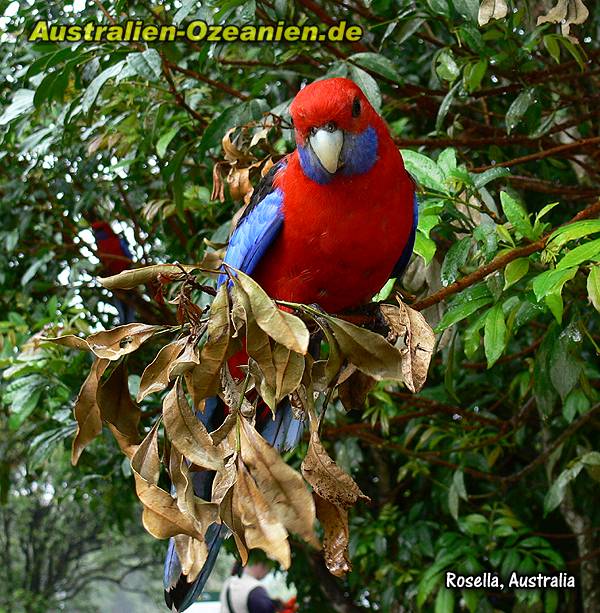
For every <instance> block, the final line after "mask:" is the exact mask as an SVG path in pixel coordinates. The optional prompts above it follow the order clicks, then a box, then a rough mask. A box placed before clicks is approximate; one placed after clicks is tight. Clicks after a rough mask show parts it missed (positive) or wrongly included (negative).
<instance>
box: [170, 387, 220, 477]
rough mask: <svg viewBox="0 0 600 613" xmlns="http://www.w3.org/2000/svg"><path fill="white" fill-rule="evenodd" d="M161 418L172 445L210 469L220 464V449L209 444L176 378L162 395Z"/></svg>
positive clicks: (210, 442) (210, 441)
mask: <svg viewBox="0 0 600 613" xmlns="http://www.w3.org/2000/svg"><path fill="white" fill-rule="evenodd" d="M163 418H164V421H165V430H166V433H167V436H168V437H169V440H170V441H171V443H172V445H173V446H174V447H175V448H176V449H177V450H178V451H179V452H180V453H182V454H183V455H184V456H185V457H186V458H187V459H188V460H190V462H192V463H194V464H196V465H197V466H202V467H203V468H211V469H213V470H221V469H222V468H223V450H222V449H221V448H219V447H215V446H214V445H213V442H212V439H211V438H210V435H209V434H208V432H207V431H206V428H205V427H204V425H203V424H202V423H201V422H200V421H199V420H198V418H197V417H196V415H195V414H194V412H193V411H192V409H191V407H190V405H189V404H188V401H187V399H186V397H185V393H184V391H183V385H182V383H181V379H180V378H178V379H177V381H176V383H175V385H174V386H173V389H172V390H171V391H170V392H169V393H168V394H167V395H166V397H165V399H164V402H163Z"/></svg>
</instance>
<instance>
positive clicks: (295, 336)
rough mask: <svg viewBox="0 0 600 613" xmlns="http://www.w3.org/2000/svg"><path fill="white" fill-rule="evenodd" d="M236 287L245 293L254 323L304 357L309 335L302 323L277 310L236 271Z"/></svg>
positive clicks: (267, 298) (247, 278)
mask: <svg viewBox="0 0 600 613" xmlns="http://www.w3.org/2000/svg"><path fill="white" fill-rule="evenodd" d="M236 275H237V278H236V285H238V291H239V289H240V288H241V289H242V290H243V291H244V292H246V294H247V296H248V299H249V301H250V306H251V308H252V313H253V314H254V317H255V319H256V323H257V324H258V325H259V327H260V328H262V329H263V330H264V331H265V332H266V333H267V334H268V335H269V336H270V337H271V338H272V339H273V340H274V341H276V342H277V343H280V344H281V345H284V346H285V347H287V348H288V349H291V350H292V351H296V352H297V353H301V354H302V355H305V354H306V352H307V351H308V341H309V333H308V329H307V327H306V325H305V324H304V322H303V321H302V320H301V319H300V318H299V317H296V316H295V315H292V314H291V313H287V312H286V311H282V310H281V309H279V308H277V306H276V305H275V303H274V302H273V300H271V298H269V296H268V295H267V293H266V292H265V291H264V290H263V289H262V288H261V287H260V285H258V283H256V281H254V280H253V279H251V278H250V277H249V276H248V275H245V274H244V273H242V272H239V271H236Z"/></svg>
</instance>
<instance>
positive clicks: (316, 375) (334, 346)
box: [312, 325, 344, 392]
mask: <svg viewBox="0 0 600 613" xmlns="http://www.w3.org/2000/svg"><path fill="white" fill-rule="evenodd" d="M321 330H322V331H323V334H324V335H325V340H326V341H327V345H328V347H329V354H328V356H327V359H326V360H317V361H316V362H315V363H314V364H313V367H312V382H313V386H314V389H315V391H317V392H324V391H325V390H326V389H327V388H328V387H329V386H330V385H331V384H332V383H333V381H334V379H335V378H336V377H337V376H338V374H339V372H340V369H341V368H342V365H343V363H344V358H343V357H342V355H341V353H340V347H339V345H338V343H337V341H336V340H335V337H334V336H333V334H332V333H331V330H330V329H329V327H328V326H326V325H322V326H321Z"/></svg>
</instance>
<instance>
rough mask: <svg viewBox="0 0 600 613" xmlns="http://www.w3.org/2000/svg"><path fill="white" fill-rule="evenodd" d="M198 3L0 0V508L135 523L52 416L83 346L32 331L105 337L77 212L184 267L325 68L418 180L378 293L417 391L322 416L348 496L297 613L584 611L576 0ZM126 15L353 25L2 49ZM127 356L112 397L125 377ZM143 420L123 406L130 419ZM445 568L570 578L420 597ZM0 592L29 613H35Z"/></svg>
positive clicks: (583, 261) (29, 604)
mask: <svg viewBox="0 0 600 613" xmlns="http://www.w3.org/2000/svg"><path fill="white" fill-rule="evenodd" d="M199 4H200V3H197V2H193V1H187V0H184V1H183V2H174V3H171V4H161V3H156V2H153V1H149V2H144V1H142V2H135V1H134V2H127V3H126V2H123V1H121V0H118V1H116V2H115V1H108V0H107V1H106V2H103V3H102V2H97V3H88V4H87V6H86V7H85V8H84V9H78V10H77V11H75V10H74V9H73V7H72V6H71V5H65V6H59V5H58V4H52V3H42V2H33V3H25V2H12V3H9V2H6V1H2V2H0V12H1V13H4V11H6V14H7V15H8V17H4V18H2V20H3V24H4V28H3V30H4V31H3V33H2V34H1V35H0V36H2V47H1V49H0V76H1V77H2V85H1V86H0V88H1V92H2V95H1V97H0V100H1V101H2V102H1V103H0V142H1V147H0V196H1V199H2V200H1V202H2V204H1V205H0V207H1V210H2V226H1V227H0V368H2V369H4V370H3V375H4V376H3V379H2V380H1V381H0V421H1V423H2V430H1V434H0V450H1V451H0V456H1V463H0V486H1V490H0V491H1V493H2V499H3V501H4V502H7V501H8V503H9V504H15V503H14V495H15V492H18V491H19V490H20V488H22V487H23V485H22V480H23V479H25V480H26V482H27V483H29V484H31V483H35V482H38V481H39V482H43V483H49V484H51V485H53V486H54V487H63V486H64V487H65V488H69V489H70V490H72V491H77V492H79V493H78V494H73V499H74V500H82V499H83V498H82V497H83V496H92V497H97V498H95V501H96V504H97V507H96V508H100V507H102V508H103V509H104V511H103V512H106V513H107V515H109V516H110V517H112V518H116V519H117V521H116V522H115V525H114V526H112V525H111V526H109V527H107V530H108V528H110V529H111V530H112V529H121V530H123V531H126V530H127V526H128V525H129V522H130V521H131V519H132V518H137V517H138V515H139V509H138V507H137V506H136V502H135V496H134V493H133V484H132V480H131V479H130V475H129V473H128V472H127V463H123V458H122V455H121V454H120V452H119V449H118V447H117V445H116V443H115V442H114V441H113V440H112V438H111V437H110V436H109V435H108V434H107V435H106V436H103V437H102V438H101V439H98V440H96V441H95V442H94V444H92V445H91V446H90V447H89V448H88V449H87V450H86V451H85V452H84V454H83V455H82V458H81V461H80V463H79V465H78V466H77V467H76V468H71V467H70V466H69V460H68V457H69V452H68V448H69V446H70V439H71V437H72V433H73V431H74V425H73V420H72V417H71V413H70V409H71V407H72V402H73V399H74V397H75V396H76V394H77V389H78V388H79V386H80V384H81V382H82V381H83V379H84V377H85V373H86V372H87V370H88V369H89V358H88V356H86V355H83V354H76V353H75V352H69V353H65V352H64V351H63V350H62V349H61V348H57V347H52V346H48V344H45V343H42V342H41V340H40V339H41V337H42V336H56V335H57V334H59V333H68V332H78V331H79V332H89V331H90V330H94V329H96V328H98V327H99V326H100V325H103V326H107V327H108V326H109V325H112V324H113V323H114V315H113V311H114V310H113V309H112V307H110V306H108V304H109V303H108V300H107V298H106V294H107V292H106V290H103V289H101V288H100V286H99V285H98V284H97V283H96V282H95V281H94V280H93V276H94V275H96V274H98V273H99V272H101V271H100V270H99V268H98V265H97V263H96V262H97V260H95V258H94V257H93V252H94V244H93V239H92V235H91V233H90V232H89V224H90V222H91V221H92V220H93V219H97V218H102V219H108V220H113V221H115V222H118V223H115V224H114V228H115V230H117V229H118V230H120V231H122V232H124V233H125V235H126V236H127V238H128V240H129V242H130V244H131V245H132V247H134V251H135V259H136V260H137V261H138V262H140V263H146V264H148V263H159V262H174V261H180V262H186V263H187V262H189V263H191V262H197V261H199V260H200V258H201V256H202V253H203V250H204V249H205V248H206V243H205V239H210V240H212V241H213V244H214V243H221V242H223V241H224V240H225V239H226V236H227V230H228V227H229V220H230V218H231V216H232V214H233V213H234V211H235V210H237V208H238V207H239V205H240V201H239V196H240V195H243V193H244V192H245V189H244V186H245V185H246V183H245V182H246V181H247V179H248V176H249V177H250V179H251V180H252V182H255V181H256V180H257V179H258V177H259V170H260V168H261V164H262V162H263V161H264V160H267V159H270V158H273V157H275V158H277V156H278V155H281V154H282V153H284V152H287V151H290V150H291V149H292V148H293V142H292V134H291V132H290V130H289V129H287V128H286V125H287V124H286V116H285V109H286V105H287V103H288V102H289V100H290V99H291V98H292V97H293V95H294V94H295V92H296V91H297V90H298V89H299V87H300V86H301V84H302V83H303V82H305V81H311V80H313V79H315V78H319V77H323V76H326V75H329V76H332V75H347V76H349V77H351V78H353V79H354V80H356V81H357V82H358V83H359V84H360V85H361V87H363V89H364V91H365V93H367V95H368V96H369V97H370V99H371V100H372V101H373V103H374V104H376V105H378V106H379V107H380V109H381V112H382V114H383V116H384V117H385V118H386V120H387V121H388V123H389V125H390V127H391V130H392V133H393V135H394V137H395V138H396V139H397V143H398V145H399V147H400V148H401V149H402V151H403V155H404V159H405V163H406V166H407V168H408V169H409V170H410V171H411V172H412V173H413V175H414V176H415V178H416V180H417V181H418V182H419V184H420V190H421V191H420V220H419V233H418V240H417V246H416V252H417V254H418V255H416V256H415V257H414V259H413V263H412V265H411V268H410V269H409V272H408V274H407V275H406V277H405V279H404V281H403V283H402V284H400V288H401V290H402V291H403V293H404V296H405V299H406V301H407V303H411V301H412V302H413V307H414V308H417V309H419V310H423V312H424V314H425V315H426V317H427V318H428V320H429V321H430V323H431V324H432V326H437V328H436V331H437V332H438V339H439V340H438V352H437V354H436V355H435V356H434V360H433V364H432V367H431V369H430V375H429V380H428V382H427V384H426V386H425V388H424V390H423V391H422V392H420V393H419V394H418V395H412V394H409V393H407V392H406V391H405V390H403V389H400V388H398V387H397V386H392V385H386V384H378V386H377V387H376V388H375V390H374V391H372V392H371V393H370V394H369V396H368V398H367V399H366V402H365V406H364V408H363V409H362V410H353V411H350V412H348V413H346V412H345V411H344V410H343V409H342V408H341V404H340V403H339V402H337V403H336V405H335V406H336V410H333V409H330V411H329V412H328V417H327V420H326V423H325V428H324V435H323V440H324V441H325V442H326V444H327V446H328V448H329V450H330V453H331V454H332V456H334V457H335V458H336V460H337V461H338V463H339V464H340V465H341V466H343V467H345V468H346V470H348V471H350V472H351V474H352V475H353V477H354V478H355V479H356V481H357V482H358V483H359V484H360V486H361V488H362V489H363V491H364V492H365V493H367V494H368V495H369V496H370V497H371V499H372V504H371V505H370V506H368V505H362V506H359V507H358V508H357V510H355V511H354V513H353V515H352V517H351V550H350V553H351V557H352V560H353V564H354V570H353V572H351V573H350V574H349V575H348V576H347V578H346V579H344V580H336V579H333V578H330V577H328V576H327V571H326V570H325V569H324V567H323V565H322V563H321V562H320V561H319V558H318V556H316V555H313V554H312V553H311V552H309V551H308V550H307V549H304V548H303V547H302V546H300V545H298V547H297V548H296V549H295V551H294V560H295V562H296V563H295V564H293V566H292V569H291V573H290V575H291V577H292V578H293V579H294V580H295V581H296V585H297V587H298V590H299V593H300V595H301V602H302V599H303V600H304V603H305V604H304V606H305V608H303V609H302V610H314V609H315V608H316V607H317V605H319V603H329V604H328V605H326V606H328V607H331V606H333V605H332V604H331V603H334V604H335V607H336V609H337V610H346V611H350V610H357V609H360V608H363V607H367V606H372V607H373V608H375V607H379V608H380V609H381V610H389V611H400V610H418V609H419V608H422V609H424V610H429V609H431V610H433V609H434V608H435V610H436V611H439V612H445V611H452V610H453V609H454V607H455V606H457V607H458V605H459V602H461V603H462V604H461V606H463V605H464V607H466V609H467V610H469V611H472V612H474V611H492V610H493V609H496V610H502V611H509V610H514V609H515V607H517V606H521V607H526V606H529V607H530V608H529V609H527V608H521V609H519V610H542V609H543V610H545V611H548V612H552V611H556V610H561V611H562V610H564V611H576V610H585V611H589V612H591V611H596V610H599V609H600V568H599V563H598V551H599V546H600V543H599V539H598V533H597V529H596V526H598V522H599V520H600V510H599V508H598V505H597V504H596V502H597V499H598V482H597V481H598V473H599V468H598V467H599V465H600V454H599V450H598V444H599V437H598V427H599V423H600V422H599V421H598V415H599V413H600V402H599V401H600V394H599V387H600V369H599V361H598V353H599V352H600V350H599V347H598V344H599V342H600V318H599V317H598V310H599V309H600V266H599V265H598V263H597V262H598V261H599V260H600V243H599V240H598V239H597V238H596V235H597V233H598V232H600V220H598V213H599V210H600V207H599V205H598V204H597V202H598V198H599V197H600V177H599V171H598V167H599V166H598V162H599V158H600V156H599V148H598V145H599V144H600V138H599V137H598V136H597V134H598V133H599V132H598V128H599V117H600V110H598V107H597V106H596V105H597V104H598V100H599V96H600V93H599V92H600V88H599V87H598V85H599V78H598V75H599V68H598V58H599V57H600V51H598V47H597V40H598V32H599V27H600V15H599V14H598V8H597V6H596V5H595V3H592V2H584V3H582V2H580V1H579V0H568V2H565V1H563V0H560V1H559V2H558V3H557V4H558V5H559V6H560V5H564V6H567V5H568V8H569V11H570V12H569V13H568V14H567V13H565V15H566V17H567V22H568V21H569V19H571V18H572V16H573V14H574V12H573V11H574V10H575V8H577V7H578V8H579V15H580V16H581V14H582V11H581V6H583V4H587V5H588V9H589V10H590V11H591V12H592V14H590V16H589V17H588V18H587V19H586V20H585V22H584V23H583V24H577V22H576V21H575V22H574V23H575V25H574V27H573V28H572V29H571V31H570V33H569V31H568V30H569V28H568V23H567V24H565V23H563V26H562V31H561V27H560V26H559V25H557V24H556V23H553V22H552V21H550V22H549V23H542V24H541V25H537V20H538V17H540V16H541V15H546V14H548V11H549V10H550V9H551V8H552V6H553V4H554V2H550V1H545V2H539V3H535V5H534V4H533V3H527V2H518V1H516V0H515V1H513V2H509V3H508V5H509V8H508V13H507V15H506V16H503V17H502V18H500V19H498V20H491V21H489V23H486V24H484V25H479V24H478V10H479V3H478V2H477V1H476V0H460V1H459V0H429V1H427V2H409V1H403V0H398V1H393V0H375V1H373V2H368V3H359V2H358V1H356V2H355V1H354V0H349V1H348V2H342V1H338V0H331V1H327V2H325V1H319V2H318V3H317V2H312V1H311V0H305V1H301V2H296V3H293V2H286V1H279V0H275V2H263V1H261V0H256V2H255V1H254V0H250V1H247V2H243V1H238V0H227V1H220V0H214V1H211V2H203V3H202V6H199ZM482 4H483V5H494V6H496V8H497V10H500V9H501V7H502V6H503V5H504V4H505V3H504V2H495V3H494V2H492V3H489V2H483V3H482ZM580 5H581V6H580ZM593 11H595V13H593ZM559 12H560V11H559ZM127 17H135V18H140V19H144V20H146V21H160V22H164V23H171V22H176V23H179V22H182V21H185V20H190V19H193V18H204V19H206V20H207V21H209V22H215V23H217V22H218V23H220V22H223V21H228V22H232V23H238V24H242V23H247V22H254V21H256V22H259V23H271V22H274V21H276V20H277V19H279V18H281V19H286V20H288V21H290V22H292V21H293V22H296V23H302V22H304V21H307V22H310V23H322V22H324V23H329V22H331V21H333V20H337V19H341V18H349V17H350V19H351V20H352V21H353V22H355V23H359V24H360V25H362V26H363V27H364V29H365V36H364V38H363V40H362V41H361V42H360V43H353V44H342V43H339V44H338V43H330V44H329V43H328V44H319V45H318V44H316V43H285V44H275V43H273V44H265V43H263V44H256V45H250V44H244V43H228V44H222V43H189V42H187V43H186V42H185V41H181V42H178V43H170V44H161V43H156V44H152V45H143V44H134V43H131V44H125V43H107V42H100V43H88V44H73V45H68V44H52V43H45V44H30V43H28V42H27V40H26V34H27V33H29V32H30V31H31V28H32V26H33V24H34V22H35V21H36V20H38V19H41V18H48V19H50V20H51V22H53V23H58V22H61V23H66V22H73V23H85V22H86V21H87V20H89V19H94V20H98V21H101V22H103V23H109V22H110V21H112V20H116V21H122V20H124V19H125V18H127ZM560 19H561V17H559V18H558V21H560ZM109 20H110V21H109ZM482 21H485V20H484V19H483V20H482ZM579 21H581V20H579ZM566 35H569V36H570V37H573V36H577V38H578V41H577V40H574V39H572V38H569V36H566ZM591 41H594V44H592V42H591ZM267 112H271V113H272V114H273V116H274V117H273V116H266V115H265V113H267ZM265 117H267V119H268V123H264V125H265V126H266V127H269V129H268V130H265V129H262V128H263V123H261V122H267V119H263V118H265ZM269 117H270V118H269ZM280 117H282V118H283V121H279V118H280ZM273 119H274V120H273ZM252 122H254V123H252ZM243 125H248V126H249V127H248V128H247V130H246V132H245V133H244V134H242V135H241V136H240V135H239V134H238V133H237V132H236V133H234V137H236V136H237V137H239V140H236V141H235V142H236V143H237V146H239V150H240V152H241V153H240V152H238V153H236V155H235V156H234V157H233V158H231V157H229V159H228V161H227V162H225V163H222V164H221V165H220V166H219V167H218V169H217V170H218V172H217V179H216V183H217V187H218V186H219V184H222V185H223V186H224V187H225V189H224V198H223V201H220V200H219V199H212V198H211V189H212V186H213V182H214V181H215V179H214V177H213V167H214V165H215V163H216V162H217V161H220V160H222V159H223V150H222V148H221V139H222V138H223V137H224V136H225V134H226V132H227V130H228V129H230V128H233V127H236V126H243ZM271 126H272V127H271ZM250 134H256V138H255V139H254V142H252V144H250V140H251V139H250V137H249V135H250ZM248 169H250V170H249V171H248ZM248 173H249V174H248ZM221 176H222V178H220V179H219V178H218V177H221ZM226 176H228V177H229V180H228V181H227V180H225V177H226ZM218 191H219V190H217V192H218ZM217 195H218V193H217ZM234 196H235V197H236V199H234ZM574 218H575V220H576V223H574V224H572V225H569V226H564V225H563V224H566V223H567V222H570V221H571V220H573V219H574ZM559 227H560V230H557V228H559ZM154 293H155V288H154V289H153V290H147V291H146V293H145V294H144V293H143V292H142V290H141V289H139V290H138V291H137V292H133V293H132V295H131V296H128V298H127V299H128V300H131V301H132V303H134V304H135V306H136V308H137V309H138V312H139V313H140V318H141V319H142V320H143V321H147V322H148V323H156V322H162V321H164V320H165V318H166V317H168V316H169V315H168V308H167V306H164V305H163V306H161V305H160V304H159V303H158V302H156V301H155V300H154ZM169 308H171V307H169ZM171 318H172V316H171ZM148 355H149V356H152V355H153V354H152V348H150V349H149V350H148ZM65 356H66V357H65ZM136 360H138V358H136V359H132V360H130V362H129V370H130V372H132V373H136V374H134V375H132V376H131V379H130V387H131V391H132V392H134V391H135V386H136V384H137V382H139V378H138V377H139V374H141V368H142V365H143V364H145V363H147V361H140V362H137V361H136ZM157 406H158V401H157V399H154V400H153V399H150V398H149V399H145V400H144V402H143V403H142V407H141V408H142V416H143V417H142V423H143V426H144V428H145V430H147V429H148V428H149V427H150V425H151V424H152V422H153V418H154V416H155V415H156V413H157ZM292 461H293V460H292ZM97 480H101V481H102V487H99V486H98V485H97V483H96V481H97ZM63 484H66V485H63ZM67 498H69V497H67ZM19 504H22V501H21V502H20V503H19ZM65 504H66V505H67V506H65V509H67V508H68V504H71V502H70V500H69V501H68V504H67V503H65ZM16 512H17V513H18V511H16ZM0 555H4V554H0ZM447 569H450V570H454V571H456V572H469V573H477V572H483V571H492V572H498V573H500V574H501V575H502V576H503V577H504V578H506V577H507V576H508V575H509V574H510V571H512V570H516V571H519V572H521V573H535V572H538V571H544V572H554V571H567V572H570V573H573V574H574V575H575V576H576V579H577V589H576V590H561V591H555V590H543V591H539V590H528V591H519V590H517V591H515V590H512V589H511V590H508V589H506V590H505V591H502V592H498V591H494V590H489V591H488V590H477V591H473V590H470V591H466V590H463V591H462V592H460V591H458V590H455V591H452V590H447V589H446V588H444V587H443V586H442V584H443V573H444V571H445V570H447ZM15 572H16V571H15ZM3 581H4V578H3ZM6 583H7V586H4V585H3V586H2V588H3V589H2V591H3V592H6V593H10V592H11V589H13V587H14V586H13V585H11V581H9V579H8V578H7V579H6ZM13 597H14V598H17V599H18V600H19V601H20V602H21V603H22V606H23V607H24V608H29V610H43V607H44V606H48V607H51V606H52V603H54V602H55V601H54V600H53V598H54V597H55V595H51V596H49V597H48V598H49V600H47V601H46V602H45V603H44V602H42V601H40V600H37V601H36V600H35V599H36V598H38V595H37V594H30V595H29V596H27V598H25V597H23V596H22V593H20V592H16V591H15V592H14V593H13ZM35 603H37V604H35ZM519 603H520V604H519ZM19 606H20V605H17V608H18V607H19ZM36 607H39V608H36ZM11 610H14V608H11Z"/></svg>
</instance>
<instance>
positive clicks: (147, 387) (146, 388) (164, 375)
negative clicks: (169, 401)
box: [137, 338, 187, 402]
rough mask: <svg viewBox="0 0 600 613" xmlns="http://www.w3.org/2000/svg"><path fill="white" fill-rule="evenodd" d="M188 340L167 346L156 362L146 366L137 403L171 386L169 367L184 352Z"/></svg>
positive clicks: (158, 354) (183, 339) (158, 355)
mask: <svg viewBox="0 0 600 613" xmlns="http://www.w3.org/2000/svg"><path fill="white" fill-rule="evenodd" d="M186 342H187V338H180V339H178V340H176V341H173V342H172V343H169V344H168V345H165V346H164V347H163V348H162V349H161V350H160V351H159V352H158V353H157V355H156V357H155V358H154V360H152V362H150V364H148V366H146V368H145V369H144V372H143V373H142V378H141V380H140V388H139V390H138V394H137V401H138V402H141V401H142V400H143V399H144V398H145V397H146V396H148V395H149V394H153V393H154V392H162V390H164V389H165V388H167V387H168V386H169V371H168V368H169V365H170V364H171V362H172V361H173V360H175V359H176V358H177V356H178V355H179V354H180V353H181V352H182V351H183V349H184V347H185V345H186Z"/></svg>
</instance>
